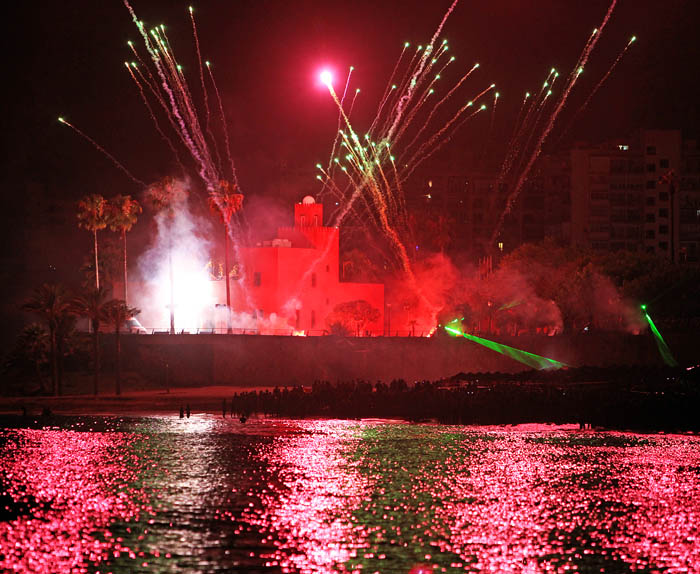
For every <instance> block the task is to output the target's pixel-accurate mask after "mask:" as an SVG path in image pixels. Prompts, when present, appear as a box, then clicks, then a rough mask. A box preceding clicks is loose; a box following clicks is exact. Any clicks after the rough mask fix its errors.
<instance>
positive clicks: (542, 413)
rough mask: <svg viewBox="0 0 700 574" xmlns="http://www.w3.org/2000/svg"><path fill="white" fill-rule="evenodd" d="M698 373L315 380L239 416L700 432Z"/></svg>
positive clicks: (587, 371) (271, 393)
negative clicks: (310, 384)
mask: <svg viewBox="0 0 700 574" xmlns="http://www.w3.org/2000/svg"><path fill="white" fill-rule="evenodd" d="M698 412H700V366H699V367H697V368H690V369H685V368H683V369H681V368H675V369H672V368H649V367H643V368H642V367H620V368H581V369H567V370H560V371H539V372H538V371H528V372H523V373H519V374H507V373H471V374H464V373H460V374H458V375H456V376H454V377H451V378H449V379H442V380H438V381H416V382H412V383H409V382H406V381H404V380H402V379H396V380H393V381H391V382H390V383H384V382H382V381H376V382H371V381H365V380H353V381H338V382H335V383H331V382H329V381H315V382H314V383H313V385H312V386H311V387H302V386H297V387H292V388H289V387H286V388H275V389H274V390H263V391H243V392H240V393H237V394H236V395H235V396H234V397H233V399H232V401H231V414H232V415H233V413H237V414H238V415H239V416H241V417H248V416H251V415H257V416H272V417H283V418H306V417H328V418H346V419H361V418H399V419H405V420H409V421H435V422H440V423H447V424H480V425H490V424H519V423H538V422H539V423H559V424H564V423H576V424H579V425H580V426H581V428H584V427H589V426H593V427H605V428H619V429H635V430H666V431H698V430H700V417H698V416H697V413H698Z"/></svg>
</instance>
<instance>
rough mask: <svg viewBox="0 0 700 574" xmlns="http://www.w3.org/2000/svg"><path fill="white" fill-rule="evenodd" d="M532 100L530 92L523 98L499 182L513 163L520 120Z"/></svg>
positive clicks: (507, 147)
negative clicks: (513, 152) (514, 145)
mask: <svg viewBox="0 0 700 574" xmlns="http://www.w3.org/2000/svg"><path fill="white" fill-rule="evenodd" d="M529 98H530V92H525V97H524V98H523V103H522V104H521V105H520V110H518V116H517V117H516V118H515V123H514V124H513V133H512V134H511V135H510V140H508V145H507V146H506V153H505V157H504V158H503V165H502V166H501V174H500V175H499V177H498V180H499V182H502V181H503V178H504V177H505V174H506V171H507V170H508V169H509V166H510V162H511V161H512V159H511V155H512V151H511V150H512V148H513V144H514V143H515V136H516V134H517V133H519V126H520V120H521V119H522V117H523V112H524V111H525V106H526V105H527V100H528V99H529Z"/></svg>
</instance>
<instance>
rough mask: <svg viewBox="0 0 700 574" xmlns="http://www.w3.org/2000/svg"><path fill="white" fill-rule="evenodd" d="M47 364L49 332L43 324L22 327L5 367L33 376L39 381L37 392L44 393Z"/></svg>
mask: <svg viewBox="0 0 700 574" xmlns="http://www.w3.org/2000/svg"><path fill="white" fill-rule="evenodd" d="M46 366H50V365H49V334H48V333H47V332H46V329H45V328H44V326H43V325H40V324H39V323H32V324H30V325H27V326H26V327H24V329H23V330H22V332H21V333H20V335H19V337H17V342H16V343H15V346H14V348H13V349H12V351H11V352H10V354H9V355H8V357H7V361H6V363H5V365H4V367H5V368H6V369H11V370H12V371H14V372H17V373H20V374H22V375H24V376H27V375H30V376H34V377H35V378H36V380H37V382H38V383H39V392H40V393H41V394H45V393H46V390H47V389H46V385H45V384H44V370H45V367H46Z"/></svg>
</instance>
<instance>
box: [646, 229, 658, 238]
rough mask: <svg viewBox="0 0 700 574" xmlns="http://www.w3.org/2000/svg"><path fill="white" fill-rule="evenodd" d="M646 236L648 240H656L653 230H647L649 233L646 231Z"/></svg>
mask: <svg viewBox="0 0 700 574" xmlns="http://www.w3.org/2000/svg"><path fill="white" fill-rule="evenodd" d="M644 236H645V237H646V238H647V239H654V238H656V232H655V231H654V230H653V229H647V231H646V233H645V234H644Z"/></svg>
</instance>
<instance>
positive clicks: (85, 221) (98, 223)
mask: <svg viewBox="0 0 700 574" xmlns="http://www.w3.org/2000/svg"><path fill="white" fill-rule="evenodd" d="M106 206H107V201H106V200H105V198H104V197H102V196H101V195H99V194H97V193H93V194H92V195H86V196H85V197H83V199H81V200H80V201H79V202H78V227H81V228H83V229H87V230H88V231H91V232H92V234H93V237H94V243H95V288H96V289H99V288H100V266H99V260H98V257H97V232H98V231H99V230H101V229H104V228H105V227H107V213H106Z"/></svg>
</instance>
